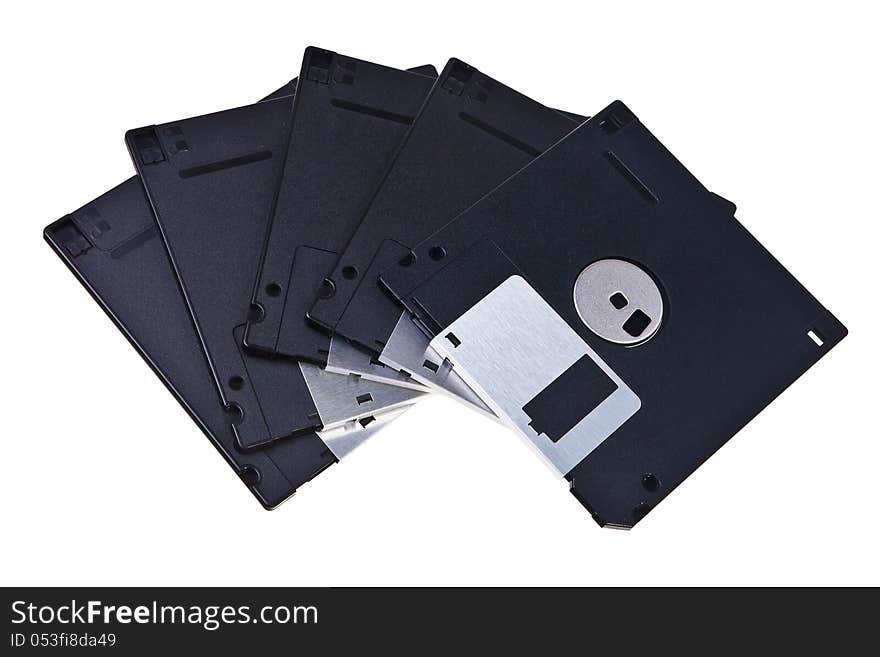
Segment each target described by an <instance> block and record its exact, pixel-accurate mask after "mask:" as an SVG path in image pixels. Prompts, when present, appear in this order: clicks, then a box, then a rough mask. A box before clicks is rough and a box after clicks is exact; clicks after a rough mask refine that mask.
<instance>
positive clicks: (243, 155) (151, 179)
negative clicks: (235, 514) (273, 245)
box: [126, 97, 420, 450]
mask: <svg viewBox="0 0 880 657" xmlns="http://www.w3.org/2000/svg"><path fill="white" fill-rule="evenodd" d="M290 110H291V99H290V98H289V97H287V98H281V99H277V100H271V101H267V102H263V103H258V104H256V105H251V106H246V107H241V108H237V109H233V110H227V111H224V112H218V113H215V114H210V115H206V116H201V117H196V118H191V119H185V120H182V121H175V122H171V123H166V124H163V125H159V126H152V127H148V128H141V129H137V130H132V131H129V133H128V134H127V135H126V143H127V145H128V147H129V151H130V152H131V155H132V159H133V161H134V163H135V166H136V168H137V170H138V173H139V175H140V177H141V180H142V182H143V184H144V187H145V189H146V192H147V196H148V198H149V200H150V203H151V205H152V208H153V210H154V213H155V215H156V221H157V224H158V226H159V230H160V233H161V234H162V237H163V240H164V242H165V244H166V247H167V249H168V252H169V254H170V256H171V261H172V264H173V266H174V269H175V272H176V274H177V277H178V280H179V281H180V284H181V288H182V289H183V293H184V297H185V299H186V301H187V305H188V307H189V310H190V312H191V314H192V316H193V319H194V321H195V325H196V329H197V331H198V333H199V336H200V338H201V342H202V345H203V348H204V350H205V352H206V354H207V355H208V361H209V364H210V366H211V371H212V373H213V376H214V380H215V383H216V385H217V387H218V390H219V391H220V394H221V398H222V400H223V403H224V404H225V405H226V407H227V408H230V409H233V410H234V411H235V413H236V415H237V417H236V420H235V422H234V423H233V430H234V431H235V434H236V438H237V440H238V445H239V446H240V447H241V448H242V449H245V450H248V449H254V448H257V447H261V446H264V445H267V444H269V443H271V442H273V441H275V440H279V439H282V438H288V437H292V436H297V435H300V434H302V433H308V432H311V431H314V430H317V429H325V430H330V429H338V428H340V427H343V426H346V425H350V424H351V422H352V421H353V420H360V419H363V420H369V418H376V417H378V416H380V415H381V413H383V412H386V411H396V410H397V409H399V408H401V407H402V406H404V405H407V404H409V403H412V402H413V401H414V400H415V399H416V397H417V396H418V395H419V394H420V393H418V392H416V391H413V390H405V389H402V388H395V387H392V386H383V385H382V384H379V383H374V382H368V381H357V382H354V383H355V384H354V385H353V384H352V382H350V381H346V380H345V379H344V378H342V377H340V378H339V379H338V380H337V383H338V385H339V386H341V387H342V388H343V389H344V391H346V392H347V393H352V392H354V391H355V389H358V388H359V389H360V391H359V392H358V394H354V395H351V394H342V395H339V396H337V397H336V398H335V399H336V403H334V404H332V405H330V404H321V408H320V409H319V408H318V405H317V404H316V400H315V399H314V396H313V395H314V394H315V390H316V388H315V385H314V383H315V381H318V382H321V383H327V376H328V374H327V373H326V372H321V371H317V370H318V368H316V367H314V366H309V365H305V364H300V363H296V362H294V361H292V360H284V359H269V358H261V357H258V356H254V355H253V354H251V353H249V352H247V351H246V350H245V349H244V346H243V343H242V340H243V337H244V331H245V318H246V314H247V309H248V307H249V301H250V295H251V290H252V286H253V280H254V273H255V272H256V269H257V265H258V262H259V256H260V253H261V250H262V245H263V239H264V236H265V229H266V222H267V217H268V209H269V207H270V204H271V202H272V199H273V198H274V195H275V190H276V186H277V182H278V179H279V175H280V165H281V162H282V161H283V157H284V153H285V152H286V145H287V137H288V132H289V130H288V129H289V117H290ZM310 368H313V370H311V371H310ZM309 374H311V376H309ZM322 389H323V388H322ZM341 402H344V404H343V403H341Z"/></svg>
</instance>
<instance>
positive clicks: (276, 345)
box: [245, 48, 437, 390]
mask: <svg viewBox="0 0 880 657" xmlns="http://www.w3.org/2000/svg"><path fill="white" fill-rule="evenodd" d="M415 70H416V71H418V72H408V71H401V70H398V69H394V68H389V67H386V66H380V65H378V64H373V63H370V62H366V61H362V60H359V59H354V58H352V57H347V56H344V55H340V54H337V53H334V52H330V51H327V50H320V49H317V48H308V49H306V52H305V56H304V58H303V65H302V69H301V74H300V79H301V80H303V82H302V83H301V84H300V86H299V88H298V89H297V93H296V97H295V99H294V102H293V116H292V119H291V122H292V124H291V129H290V140H289V146H288V149H287V155H286V158H285V159H284V164H283V167H282V168H283V173H282V175H281V180H280V183H279V185H278V194H277V197H276V199H275V203H274V207H273V210H272V213H271V217H270V221H269V229H268V231H267V233H266V240H265V248H264V251H263V257H262V264H261V267H260V271H259V275H258V277H257V281H256V284H255V286H254V290H253V296H252V298H251V304H252V305H251V308H252V312H251V317H250V320H249V321H248V323H247V331H246V332H245V344H246V346H247V347H249V348H251V349H254V350H256V351H259V352H261V353H265V354H268V355H271V356H287V357H291V358H294V359H296V360H300V361H306V362H311V363H315V364H317V365H320V366H322V367H323V366H326V364H327V355H328V353H329V350H330V336H329V335H328V334H327V333H326V332H325V331H323V330H321V329H319V328H317V327H316V326H315V325H314V324H312V323H311V322H309V321H308V320H307V319H306V312H307V311H308V309H309V307H310V306H311V304H312V302H313V301H314V299H315V295H316V293H317V292H318V291H319V288H321V282H322V280H323V279H324V277H325V276H326V275H327V274H328V273H329V272H330V270H331V269H332V267H333V265H334V263H335V262H336V259H337V258H338V255H339V251H340V250H341V249H342V247H344V246H345V243H346V241H347V240H348V238H349V237H350V236H351V233H352V232H353V231H354V229H355V227H356V224H357V221H358V220H360V218H361V215H362V213H363V211H364V209H365V208H366V204H367V202H368V201H369V198H370V195H371V193H372V192H373V190H374V189H375V188H376V187H377V186H378V185H379V183H380V181H381V179H382V175H383V174H384V172H385V169H386V168H387V166H388V163H389V162H390V160H391V157H392V155H393V154H394V151H395V149H396V148H397V147H398V145H399V144H400V141H401V140H402V139H403V136H404V134H405V133H406V130H407V128H408V127H409V125H410V124H411V123H412V121H413V118H414V117H415V115H416V113H417V112H418V110H419V108H420V107H421V105H422V103H423V102H424V100H425V97H426V96H427V94H428V91H430V89H431V86H432V84H433V82H434V80H435V79H436V77H437V71H436V70H435V69H434V68H433V67H423V68H421V69H415ZM420 73H424V75H423V74H420ZM429 76H430V77H429ZM322 289H323V288H322ZM336 348H337V349H343V350H345V349H347V350H354V349H355V348H354V347H352V346H350V345H348V344H347V343H340V344H337V345H336ZM354 357H355V358H363V360H364V361H365V368H364V372H362V374H363V375H364V376H365V377H366V378H372V379H375V380H378V381H385V382H389V383H396V384H398V385H404V386H406V387H415V388H417V389H420V390H424V388H423V387H422V386H421V385H420V384H418V383H415V382H414V381H412V380H411V379H410V378H408V377H405V376H404V375H402V374H401V373H400V372H398V371H397V370H395V369H393V368H388V367H385V366H383V365H382V364H381V363H379V362H378V361H376V360H375V359H373V361H372V362H370V361H371V357H370V355H368V354H364V355H363V356H361V355H360V352H357V351H355V354H354Z"/></svg>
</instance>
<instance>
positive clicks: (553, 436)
mask: <svg viewBox="0 0 880 657" xmlns="http://www.w3.org/2000/svg"><path fill="white" fill-rule="evenodd" d="M615 390H617V384H616V383H614V381H612V380H611V379H609V378H608V376H607V375H606V374H605V372H603V371H602V370H601V369H600V368H599V366H598V365H596V363H594V362H593V359H592V358H590V357H589V356H587V355H584V356H581V358H580V359H579V360H578V361H577V362H575V363H574V365H572V366H571V367H569V368H568V369H567V370H565V372H563V373H562V374H561V375H560V376H558V377H557V378H556V379H555V380H554V381H553V383H551V384H550V385H549V386H547V387H546V388H544V389H543V390H542V391H541V392H540V393H539V394H538V395H537V396H536V397H534V398H533V399H532V400H531V401H530V402H529V403H528V404H526V405H525V406H523V411H524V412H525V414H526V415H528V416H529V418H530V419H531V422H529V426H530V427H532V429H534V431H535V433H538V434H544V435H545V436H547V437H548V438H549V439H550V440H552V441H553V442H554V443H555V442H558V441H559V439H560V438H562V437H563V436H564V435H565V434H567V433H568V432H569V431H571V430H572V428H574V426H575V425H576V424H577V423H578V422H580V421H581V420H582V419H583V418H585V417H586V416H587V415H589V414H590V413H591V412H592V411H593V410H594V409H595V408H596V407H597V406H598V405H599V404H601V403H602V402H603V401H605V400H606V399H607V398H608V397H609V396H610V395H611V393H612V392H614V391H615Z"/></svg>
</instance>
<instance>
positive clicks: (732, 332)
mask: <svg viewBox="0 0 880 657" xmlns="http://www.w3.org/2000/svg"><path fill="white" fill-rule="evenodd" d="M734 211H735V208H734V207H733V206H732V204H730V203H729V202H727V201H724V200H723V199H720V198H719V197H717V196H715V195H714V194H711V193H710V192H709V191H708V190H706V189H705V188H704V187H703V186H702V185H701V184H700V183H699V182H698V181H697V180H696V179H695V178H694V177H693V176H692V175H691V174H690V173H689V172H688V171H687V170H686V169H685V168H684V167H683V166H682V165H681V164H680V163H679V162H678V161H677V160H676V159H675V158H674V157H673V156H672V155H671V154H670V153H669V152H668V151H667V150H666V149H665V148H664V147H663V145H662V144H661V143H660V142H659V141H658V140H657V139H656V138H655V137H654V136H653V135H652V134H651V133H650V132H649V131H648V130H647V129H646V128H645V126H644V125H642V123H640V122H639V121H638V119H637V118H636V117H635V116H634V115H633V114H632V112H630V111H629V110H628V109H627V108H626V106H624V105H623V104H622V103H619V102H616V103H614V104H612V105H610V106H609V107H608V108H606V109H605V110H604V111H603V112H601V113H600V114H599V115H597V116H596V117H594V118H593V119H591V120H590V121H588V122H587V123H585V124H583V125H582V126H581V127H580V128H578V129H577V130H576V131H575V132H574V133H572V134H571V135H570V136H568V137H567V138H566V139H564V140H563V141H561V142H560V143H559V144H557V145H556V146H554V147H553V148H552V149H551V150H550V151H548V152H547V153H545V154H544V155H543V156H542V157H540V158H538V159H537V160H535V161H534V162H533V163H532V164H531V165H529V166H528V167H526V168H525V169H523V171H521V172H520V173H519V174H518V175H516V176H514V177H513V178H511V179H510V180H509V181H507V182H506V183H504V184H503V185H501V186H500V187H498V188H497V189H495V190H494V191H493V192H492V193H490V194H489V195H487V196H486V197H485V198H483V199H482V200H481V201H480V202H479V203H477V204H476V205H474V206H473V207H472V208H470V209H469V210H468V211H466V212H464V213H463V214H461V215H460V216H459V217H457V218H456V219H455V220H454V221H452V222H451V223H449V224H448V225H447V226H446V227H445V228H443V229H442V230H440V231H439V232H437V233H436V234H434V235H433V236H431V237H430V238H428V239H427V240H425V241H424V242H423V243H422V244H421V245H420V246H418V247H417V248H416V249H415V255H416V260H415V262H414V263H413V264H411V265H410V266H409V267H400V266H397V267H395V268H393V269H392V270H389V271H388V272H387V273H386V274H385V275H383V277H382V281H383V283H384V284H385V285H387V287H388V288H390V289H391V290H392V291H393V292H394V294H395V295H396V296H397V297H398V298H399V299H400V300H401V301H402V302H403V303H404V304H405V305H406V306H407V308H409V309H410V310H411V311H412V312H413V313H414V314H415V315H416V316H417V317H419V318H420V319H421V321H422V325H423V326H424V327H427V328H428V329H429V331H430V330H431V328H430V327H435V328H434V331H436V330H438V329H437V328H436V327H443V326H448V325H449V323H450V322H451V321H453V320H455V319H456V318H458V317H459V316H461V315H462V314H463V313H464V312H466V311H467V310H468V308H469V307H471V305H472V304H473V303H474V297H475V296H482V295H484V294H485V293H486V292H488V291H489V290H492V289H494V288H495V287H496V286H497V285H499V284H500V283H501V282H503V280H505V279H506V278H507V277H508V276H510V275H511V274H513V273H519V274H520V275H522V276H523V277H524V278H525V279H526V280H527V281H528V282H529V283H530V284H531V285H532V286H533V287H534V289H535V290H537V291H538V292H539V293H540V294H541V296H542V297H543V298H544V299H545V300H546V301H547V302H548V303H549V304H550V305H551V306H552V307H553V308H554V310H555V311H556V312H557V313H558V314H559V315H560V316H561V317H562V318H563V319H564V320H565V321H566V323H567V324H568V325H569V326H571V327H572V328H573V329H574V330H575V331H576V332H577V333H578V334H579V335H580V336H581V337H582V338H583V339H584V340H585V341H586V342H587V343H588V344H589V345H590V346H591V347H592V348H593V349H595V351H596V352H598V354H599V355H600V356H601V357H602V358H603V359H604V360H605V362H606V363H608V364H609V365H610V366H611V367H612V369H613V370H614V371H616V372H617V374H618V375H619V376H620V377H621V378H622V379H623V381H625V382H626V383H627V384H628V385H629V386H630V387H631V388H632V389H633V391H634V392H635V393H636V394H637V395H638V396H639V397H640V399H641V404H642V405H641V409H640V410H639V411H637V412H636V413H635V415H634V416H633V417H631V418H630V419H629V420H628V421H627V422H626V423H624V425H623V426H622V427H621V428H620V429H618V430H617V431H616V432H615V433H613V434H612V435H611V436H610V437H609V438H608V439H606V440H605V441H604V442H603V443H602V444H601V445H599V447H598V448H597V449H595V450H594V451H593V452H592V453H590V454H589V455H588V456H587V457H586V458H585V459H584V460H583V461H582V462H581V463H580V464H579V465H577V466H576V467H575V468H574V469H573V470H572V471H571V472H570V473H569V474H568V475H567V477H568V478H569V479H570V481H571V490H572V493H573V494H574V495H575V496H576V497H577V498H578V499H579V500H580V501H581V502H582V503H583V504H584V505H585V506H586V507H587V508H588V509H589V510H590V511H591V512H592V514H593V516H594V517H595V518H596V520H597V521H598V522H599V523H600V524H611V525H618V526H625V527H628V526H632V525H633V524H635V523H636V522H637V521H638V520H639V519H641V518H642V517H643V516H644V515H645V514H646V513H647V512H648V511H649V510H650V509H651V508H652V507H653V506H655V505H656V504H657V503H658V502H659V501H660V500H662V499H663V498H664V497H665V496H666V495H668V494H669V492H670V491H671V490H672V489H674V488H675V487H676V486H677V485H678V484H679V483H681V482H682V481H683V480H684V479H685V478H686V477H687V476H688V475H689V474H690V473H692V472H693V471H694V470H695V469H696V468H697V467H698V466H699V465H700V464H701V463H702V462H703V461H705V460H706V459H707V458H708V457H709V456H710V455H711V454H712V453H713V452H715V451H716V450H717V449H718V448H719V447H721V445H723V444H724V443H725V442H726V441H727V440H728V439H729V438H730V437H731V436H733V434H735V433H736V432H737V431H738V430H739V429H740V428H742V427H743V426H744V425H745V424H746V423H747V422H748V421H749V420H750V419H751V418H752V417H754V416H755V415H756V414H757V413H758V412H759V411H760V410H761V409H762V408H764V407H765V406H766V405H767V404H768V403H770V402H771V401H772V400H773V399H774V398H775V397H776V396H777V395H779V394H780V393H781V392H782V391H783V390H784V389H785V388H786V387H787V386H788V385H790V384H791V383H792V382H793V381H794V380H795V379H796V378H797V377H798V376H800V375H801V374H802V373H803V372H804V371H805V370H807V369H808V368H809V367H810V366H811V365H813V364H814V363H815V362H816V361H817V360H818V359H819V358H821V357H822V356H823V355H824V354H825V353H827V352H828V350H829V349H830V348H831V347H833V346H834V345H835V344H837V343H838V342H839V341H840V340H841V339H842V338H843V337H844V336H845V335H846V329H845V327H844V326H843V325H842V324H841V323H840V322H839V321H838V320H837V319H836V318H835V317H834V316H833V315H832V314H831V313H830V312H829V311H827V310H826V309H825V308H823V307H822V306H821V305H820V304H819V303H818V301H816V299H815V298H813V297H812V296H811V295H810V294H809V292H807V290H805V289H804V288H803V286H802V285H801V284H800V283H798V281H797V280H795V278H794V277H792V275H791V274H790V273H789V272H788V271H786V270H785V269H784V268H783V267H782V265H781V264H780V263H779V262H778V261H777V260H776V259H774V258H773V256H771V255H770V254H769V253H768V252H767V251H766V250H765V249H764V248H763V247H762V246H761V245H760V244H759V243H758V242H757V241H756V240H755V239H754V238H753V237H752V236H751V235H750V234H749V233H748V231H746V230H745V229H744V228H743V227H742V225H740V224H739V223H738V222H737V221H736V219H735V218H734ZM437 249H442V250H443V253H444V257H443V258H442V259H441V260H434V259H432V258H431V257H430V253H431V252H432V250H434V252H435V253H437V252H438V251H436V250H437ZM604 258H622V259H626V260H630V261H632V262H635V263H637V264H639V265H641V266H642V267H643V268H644V269H645V270H647V271H648V272H649V273H650V274H651V275H652V276H653V277H654V278H655V280H656V281H657V283H658V285H659V286H660V288H661V292H662V294H663V296H664V302H665V305H666V309H665V312H664V320H663V323H662V325H661V327H660V329H659V331H658V332H657V333H656V335H654V336H653V337H652V338H651V339H650V340H648V341H646V342H644V343H643V344H641V345H638V346H635V347H626V346H622V345H618V344H613V343H610V342H607V341H605V340H602V339H601V338H599V337H597V336H596V335H595V334H593V333H592V332H591V331H590V330H589V329H588V328H587V327H586V325H585V324H584V323H583V322H582V321H581V320H580V318H579V316H578V314H577V311H576V309H575V305H574V298H573V296H574V295H573V287H574V283H575V280H576V278H577V276H578V275H579V274H580V272H581V271H582V270H583V269H584V268H585V267H586V266H587V265H589V264H590V263H592V262H595V261H597V260H600V259H604ZM810 331H812V332H813V333H814V334H815V335H817V336H818V338H819V339H820V340H821V341H822V344H821V345H817V344H816V342H814V340H812V339H811V337H809V335H808V333H809V332H810ZM536 357H540V354H536ZM577 385H590V382H589V381H588V380H585V381H579V382H578V384H577ZM582 394H584V395H587V394H588V391H587V390H582ZM566 400H567V397H566V396H560V398H559V403H560V404H565V403H568V402H567V401H566ZM544 401H546V400H544ZM546 410H547V409H545V411H546ZM558 410H559V412H560V414H564V413H563V409H561V408H559V409H558ZM779 502H780V504H784V503H787V500H780V501H779Z"/></svg>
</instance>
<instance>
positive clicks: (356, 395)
mask: <svg viewBox="0 0 880 657" xmlns="http://www.w3.org/2000/svg"><path fill="white" fill-rule="evenodd" d="M299 367H300V370H301V371H302V374H303V378H304V379H305V381H306V386H307V387H308V389H309V394H310V395H311V397H312V401H313V402H314V404H315V408H316V409H317V411H318V416H319V418H320V420H321V426H322V430H321V432H320V435H321V437H322V438H323V437H324V435H327V436H328V437H330V438H331V439H332V438H340V439H341V437H343V435H344V434H352V433H358V432H360V430H361V429H366V428H367V427H369V426H371V425H372V424H373V423H376V422H378V423H381V424H385V423H387V422H390V421H391V420H392V419H394V418H395V417H397V416H398V415H400V412H401V411H402V410H404V409H406V408H408V407H409V406H411V405H412V404H414V403H415V402H416V401H417V400H418V399H419V397H421V396H422V395H423V394H424V393H423V392H420V391H418V390H410V389H408V388H400V387H398V386H389V385H385V384H382V383H377V382H375V381H366V380H364V379H363V378H362V377H360V376H357V375H349V376H342V375H339V374H334V373H332V372H328V371H326V370H324V369H322V368H320V367H318V366H317V365H310V364H308V363H299ZM366 437H367V436H364V438H363V439H361V440H360V441H359V442H362V441H363V440H365V439H366ZM349 438H351V436H349ZM346 440H348V438H346ZM325 442H326V441H325ZM343 442H344V441H343ZM337 444H339V441H337ZM358 444H359V443H358ZM328 446H330V445H329V443H328ZM331 449H332V447H331ZM351 449H353V447H350V448H349V449H348V451H351ZM333 453H334V454H336V452H335V450H334V452H333ZM337 456H339V455H338V454H337Z"/></svg>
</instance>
